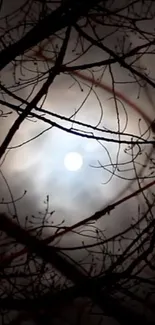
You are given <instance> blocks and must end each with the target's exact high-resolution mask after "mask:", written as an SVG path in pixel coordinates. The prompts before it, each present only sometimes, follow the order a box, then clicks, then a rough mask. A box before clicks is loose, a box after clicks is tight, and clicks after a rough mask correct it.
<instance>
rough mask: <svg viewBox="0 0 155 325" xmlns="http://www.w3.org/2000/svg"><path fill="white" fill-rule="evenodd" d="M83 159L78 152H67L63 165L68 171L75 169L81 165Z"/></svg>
mask: <svg viewBox="0 0 155 325" xmlns="http://www.w3.org/2000/svg"><path fill="white" fill-rule="evenodd" d="M82 164H83V159H82V156H81V155H80V154H79V153H78V152H69V153H68V154H67V155H66V156H65V159H64V165H65V167H66V168H67V169H68V170H70V171H76V170H78V169H80V168H81V167H82Z"/></svg>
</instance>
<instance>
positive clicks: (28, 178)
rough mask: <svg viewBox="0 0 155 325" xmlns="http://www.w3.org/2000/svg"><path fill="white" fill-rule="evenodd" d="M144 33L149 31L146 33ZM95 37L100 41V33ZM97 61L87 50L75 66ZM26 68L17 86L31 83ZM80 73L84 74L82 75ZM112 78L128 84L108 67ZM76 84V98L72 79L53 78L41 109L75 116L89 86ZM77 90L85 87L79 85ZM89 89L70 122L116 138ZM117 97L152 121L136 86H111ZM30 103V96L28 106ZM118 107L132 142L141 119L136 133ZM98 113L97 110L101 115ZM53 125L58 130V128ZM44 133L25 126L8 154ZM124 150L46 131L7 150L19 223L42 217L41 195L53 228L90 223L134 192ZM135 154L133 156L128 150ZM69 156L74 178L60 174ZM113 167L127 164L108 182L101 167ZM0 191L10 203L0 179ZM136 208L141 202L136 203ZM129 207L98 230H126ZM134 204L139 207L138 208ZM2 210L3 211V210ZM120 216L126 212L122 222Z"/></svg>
mask: <svg viewBox="0 0 155 325" xmlns="http://www.w3.org/2000/svg"><path fill="white" fill-rule="evenodd" d="M20 3H21V2H20ZM13 4H14V5H15V4H16V5H17V6H18V4H17V2H11V6H14V5H13ZM11 6H10V2H9V6H8V4H7V1H5V2H4V8H3V10H4V11H3V14H4V13H6V12H7V11H8V10H13V8H11ZM148 28H151V27H150V26H148ZM101 33H103V31H102V30H101ZM104 33H105V34H107V33H108V29H106V28H105V30H104ZM116 37H119V38H121V32H119V33H117V34H116V33H115V35H114V36H111V37H109V38H107V39H106V44H107V45H108V46H114V42H116V39H117V38H116ZM130 41H131V40H130V39H127V40H126V42H127V44H128V43H129V42H130ZM132 42H133V44H135V45H137V44H138V42H139V41H138V40H137V39H136V38H135V37H134V38H133V39H132ZM74 43H75V32H72V34H71V40H70V45H69V49H68V52H67V55H66V57H65V61H66V62H67V61H69V60H70V59H73V58H74V53H72V48H73V46H74ZM126 46H127V45H126ZM105 58H106V56H105ZM100 59H104V53H103V52H102V51H99V50H98V49H96V48H95V47H93V48H92V49H90V50H89V51H87V53H86V55H84V56H83V57H82V58H81V59H79V63H83V62H89V61H90V62H91V61H93V60H95V61H98V60H100ZM142 61H143V62H142V64H143V65H147V66H148V69H153V66H152V65H150V64H151V63H150V62H151V60H150V59H149V62H148V59H147V57H145V58H144V59H143V60H142ZM77 63H78V62H76V64H77ZM30 68H31V66H30V64H29V65H28V63H25V64H23V74H22V76H21V75H20V76H19V77H21V78H22V79H23V80H24V78H25V80H26V79H27V78H28V77H31V76H32V74H31V73H30V72H29V71H28V70H27V69H30ZM33 69H34V67H33ZM96 71H97V69H96ZM19 73H20V72H19V69H18V68H17V75H19ZM82 73H83V74H84V73H86V72H82ZM113 73H114V76H115V80H116V81H117V82H118V81H121V82H122V81H127V80H130V76H129V74H128V72H126V71H125V70H123V68H120V67H119V66H118V65H116V66H114V67H113ZM87 74H88V75H91V73H89V72H87ZM100 75H101V73H100V72H99V71H98V72H96V73H95V74H94V76H95V78H96V79H97V78H98V77H99V76H100ZM1 79H2V81H3V82H5V85H6V86H10V85H11V86H12V85H13V83H14V80H13V72H12V68H11V67H6V69H5V70H4V71H3V74H1ZM79 81H80V82H81V86H82V87H83V91H81V89H80V87H79V86H78V84H74V80H73V78H72V77H71V76H68V75H65V76H63V75H62V74H61V75H59V76H57V77H56V79H55V81H54V83H53V84H52V86H51V87H50V90H49V93H48V96H47V99H46V101H45V103H44V108H46V109H48V110H50V111H52V112H55V113H57V114H61V115H64V116H67V117H69V116H71V115H72V114H74V113H75V110H77V109H78V108H79V106H80V105H81V103H82V102H83V100H84V99H85V97H86V95H87V94H88V92H89V89H90V86H91V85H90V83H89V82H86V81H82V80H79ZM82 82H84V83H85V84H82ZM102 82H103V83H106V84H108V85H111V77H110V75H109V72H108V69H107V70H106V71H105V74H104V76H103V78H102ZM38 89H39V87H36V89H35V92H36V91H37V90H38ZM93 89H94V92H93V91H92V92H91V94H90V95H89V97H88V99H87V100H86V101H85V103H84V104H83V106H82V108H81V109H80V111H79V112H78V113H77V114H76V120H80V121H82V122H85V123H88V124H92V125H94V126H95V125H97V124H98V123H100V124H99V126H100V127H101V128H103V127H104V128H107V129H108V130H113V131H117V130H118V123H117V114H116V109H115V106H114V100H113V99H112V95H111V94H109V93H107V92H106V91H105V90H103V89H101V88H100V87H99V86H98V87H95V86H94V87H93ZM30 90H31V87H29V88H25V89H23V90H20V91H18V95H19V96H21V97H23V98H27V96H28V95H29V92H30ZM116 90H119V91H121V92H122V93H123V94H124V95H125V96H126V97H127V98H129V99H130V100H132V101H133V102H135V103H137V105H138V106H139V107H140V109H141V111H142V112H145V113H146V112H147V116H148V118H150V119H151V120H152V119H153V118H154V108H153V107H152V106H151V105H150V103H149V102H148V99H147V97H146V94H145V93H144V92H143V90H141V94H140V98H139V99H137V96H138V86H136V85H135V84H122V83H121V84H116ZM33 96H34V93H33ZM33 96H31V98H32V97H33ZM98 98H99V100H100V102H99V100H98ZM123 104H124V105H125V110H126V113H125V111H124V109H123V106H122V104H121V103H120V102H118V108H119V119H120V130H123V129H124V127H125V124H126V121H127V120H126V116H128V121H127V123H128V124H127V127H126V132H128V133H134V134H135V135H139V124H138V120H139V119H140V118H141V119H142V121H141V123H140V127H141V133H142V132H143V131H146V130H147V124H146V122H145V121H144V119H143V118H142V117H141V116H140V114H138V113H136V112H135V111H134V110H133V108H132V107H129V106H128V105H127V104H125V103H123ZM100 105H102V109H101V107H100ZM102 113H103V116H102ZM15 117H16V115H15V114H12V115H10V116H9V117H7V118H5V119H4V118H3V119H2V118H1V120H0V123H1V126H0V136H1V141H2V140H3V139H4V137H5V135H6V134H7V132H8V130H9V128H10V126H11V125H12V123H13V121H14V119H15ZM55 121H57V122H58V120H55ZM59 123H60V124H61V125H64V126H71V125H69V124H65V123H63V122H62V121H60V120H59ZM47 127H49V125H45V124H44V123H43V122H39V121H37V122H36V121H35V122H32V121H29V120H27V121H25V122H24V123H23V124H22V126H21V127H20V129H19V130H18V132H17V134H16V135H15V137H14V138H13V141H12V143H11V146H12V147H16V146H17V145H19V144H21V143H22V142H23V141H26V140H28V139H31V138H32V137H35V136H36V135H37V134H38V133H39V132H41V131H43V130H45V129H46V128H47ZM74 127H75V128H76V127H77V126H76V125H74ZM147 135H148V133H146V134H145V137H146V138H147ZM113 138H114V139H118V137H117V136H113ZM124 139H125V138H124ZM129 140H130V139H129ZM125 148H127V145H121V146H120V148H119V146H118V144H116V143H112V142H102V143H98V142H97V141H95V140H88V139H86V138H81V137H77V136H73V135H70V134H67V133H65V132H63V131H61V130H58V129H56V128H53V129H51V130H49V131H47V132H45V133H44V134H43V135H41V136H40V137H39V138H37V139H35V140H33V141H31V142H29V143H27V144H25V145H24V146H21V147H19V148H12V149H10V150H9V152H8V154H7V156H6V158H5V161H4V162H3V164H2V172H3V173H4V175H5V177H6V179H7V181H8V183H9V185H10V188H11V190H12V192H13V195H14V198H15V199H16V198H18V197H20V196H21V195H22V194H23V192H24V190H26V191H27V194H26V195H25V196H24V198H23V199H22V200H21V201H19V202H18V203H17V209H18V213H19V215H20V218H21V220H22V219H23V218H24V217H25V215H26V214H32V213H33V214H34V213H38V212H39V211H43V209H44V208H45V205H44V202H43V201H44V199H45V198H46V196H47V195H49V197H50V205H51V209H52V210H56V213H55V215H54V218H55V220H57V221H59V220H62V219H64V218H65V220H66V223H67V224H73V223H74V222H77V221H78V220H80V219H82V218H83V217H86V216H89V215H91V214H92V213H94V212H95V211H96V210H99V209H101V208H103V207H105V206H106V205H107V204H109V203H111V202H113V201H115V200H117V199H118V198H119V197H120V196H122V195H126V194H127V193H131V191H133V189H134V188H135V189H137V183H136V182H133V181H132V179H133V177H134V176H135V173H134V172H133V171H132V170H130V169H131V167H133V166H132V165H131V164H130V159H131V158H130V156H129V155H128V153H125V152H124V150H125ZM118 149H119V156H118ZM150 149H151V148H150V146H148V147H147V149H146V151H147V152H150ZM135 150H137V149H136V148H135ZM69 152H78V153H79V154H81V156H82V159H83V165H82V167H81V169H79V170H78V171H75V172H73V171H68V170H67V169H66V167H65V166H64V159H65V156H66V154H67V153H69ZM144 158H145V154H144V155H143V154H142V155H141V157H140V158H137V162H139V161H141V163H143V161H144ZM110 159H111V160H110ZM117 159H118V161H119V162H121V163H124V162H128V163H127V164H126V165H125V167H124V166H121V167H120V171H117V170H116V172H115V173H116V174H117V176H113V177H112V178H111V172H112V171H113V168H112V167H111V166H108V165H109V164H110V165H111V162H112V163H113V164H114V165H115V164H116V161H117ZM139 159H140V160H139ZM100 164H101V165H104V166H105V165H106V166H107V170H105V169H103V168H94V167H99V166H100ZM124 168H125V171H124ZM127 170H128V171H127ZM139 170H140V166H139V165H137V172H139ZM122 177H123V178H124V177H125V179H121V178H122ZM108 181H109V182H108ZM0 186H1V197H4V198H5V199H6V200H7V199H8V200H9V199H10V197H9V193H8V189H7V187H6V184H5V182H4V179H3V177H1V178H0ZM138 200H140V197H139V198H138ZM135 201H136V199H133V200H132V204H131V201H129V202H127V203H126V206H123V207H119V208H118V209H116V210H114V211H113V212H112V214H111V215H110V216H106V217H105V218H104V220H103V221H102V222H101V221H100V223H99V225H100V226H101V224H102V227H103V228H107V226H108V227H110V228H109V229H110V231H111V232H113V231H116V230H118V229H119V228H122V227H126V226H127V225H129V224H130V220H131V219H130V218H131V216H132V215H133V213H135V212H136V211H137V203H135V204H134V202H135ZM140 202H141V201H140ZM140 204H142V206H143V202H141V203H140ZM11 208H12V207H11ZM1 209H2V210H3V209H4V206H3V205H2V206H1ZM124 209H125V210H126V213H125V214H124ZM116 217H117V218H116ZM116 220H117V221H116Z"/></svg>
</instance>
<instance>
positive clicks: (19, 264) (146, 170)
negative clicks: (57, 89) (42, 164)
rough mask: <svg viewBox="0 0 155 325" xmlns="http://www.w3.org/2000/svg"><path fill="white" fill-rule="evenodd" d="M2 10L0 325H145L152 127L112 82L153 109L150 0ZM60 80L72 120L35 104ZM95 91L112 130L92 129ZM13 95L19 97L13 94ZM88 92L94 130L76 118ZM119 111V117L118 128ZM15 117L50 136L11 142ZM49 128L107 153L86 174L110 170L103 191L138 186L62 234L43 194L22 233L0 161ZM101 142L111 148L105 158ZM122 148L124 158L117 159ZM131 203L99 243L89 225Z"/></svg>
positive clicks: (150, 273)
mask: <svg viewBox="0 0 155 325" xmlns="http://www.w3.org/2000/svg"><path fill="white" fill-rule="evenodd" d="M4 7H5V3H4V2H3V1H1V2H0V9H1V12H2V16H1V18H0V25H1V31H0V33H1V35H0V70H1V82H0V90H1V98H0V104H1V108H0V122H1V123H2V124H3V121H4V120H6V121H7V119H8V120H9V117H10V116H11V117H12V116H13V118H12V119H13V123H12V124H11V126H10V124H9V122H8V129H7V130H5V131H6V132H5V135H4V137H3V139H2V140H1V146H0V159H1V160H0V163H1V170H0V173H1V178H2V179H3V182H4V183H5V185H6V188H7V190H8V193H9V195H10V200H8V199H6V198H5V197H2V198H1V202H0V204H1V206H2V209H1V211H2V210H3V208H4V207H5V208H6V209H7V213H3V212H2V213H1V214H0V230H1V241H0V247H1V254H0V283H1V286H0V308H1V323H2V324H3V323H4V324H6V323H9V324H12V325H13V324H22V322H23V321H28V322H30V321H33V322H34V323H35V324H43V323H44V322H46V323H47V324H60V323H61V324H66V323H71V324H75V323H79V324H80V323H81V324H82V323H83V322H88V319H89V317H90V321H92V322H93V323H96V324H102V322H105V321H106V317H108V319H109V322H111V319H113V320H115V321H117V322H118V323H120V324H123V325H124V324H131V322H139V323H141V324H154V320H155V314H154V309H155V305H154V292H155V278H154V270H155V256H154V247H155V219H154V209H155V202H154V200H155V198H154V192H153V189H154V185H155V179H154V164H155V160H154V144H155V141H154V132H155V126H154V120H153V118H151V117H150V115H149V114H148V112H147V109H146V110H143V109H141V106H140V105H139V104H138V103H137V102H136V103H135V102H134V101H133V100H132V98H129V97H131V96H127V94H126V93H125V91H124V92H122V91H121V90H120V85H123V87H126V85H127V86H129V85H134V86H135V88H137V92H138V97H139V98H140V95H141V93H142V92H143V95H145V98H146V99H147V102H148V105H150V107H151V108H152V110H154V101H153V95H152V90H153V89H154V88H155V82H154V70H153V68H152V70H151V71H150V68H149V63H150V62H153V60H154V53H155V40H154V39H155V31H154V20H155V4H154V1H153V0H148V1H145V0H138V1H136V0H135V1H131V0H126V1H124V2H122V3H120V2H119V1H117V0H111V1H110V0H89V1H87V0H85V1H82V0H66V1H59V0H58V1H52V0H51V1H50V0H49V1H46V0H36V1H32V0H26V1H23V3H22V4H20V3H19V6H17V7H18V8H17V9H15V10H13V11H12V12H11V13H7V14H5V15H3V8H4ZM94 49H95V50H96V53H99V55H98V57H100V58H101V59H100V60H99V59H96V57H95V55H94V52H93V51H94ZM97 51H98V52H97ZM96 56H97V55H96ZM146 58H147V60H148V58H149V59H150V62H148V66H147V63H146ZM151 60H152V61H151ZM119 72H120V74H122V76H123V80H120V79H121V78H119V76H118V74H119ZM6 76H7V78H6ZM8 76H9V77H8ZM61 76H64V77H65V76H69V77H70V79H71V81H72V82H73V86H74V85H76V86H78V87H79V89H80V91H81V94H84V96H83V97H82V98H83V99H82V103H81V104H80V105H79V107H78V108H76V109H75V113H73V114H72V115H71V116H70V117H68V115H65V113H64V114H60V113H59V112H57V111H56V112H54V111H52V109H50V108H49V109H47V106H45V102H46V101H47V99H48V96H49V94H50V91H51V89H52V86H53V83H54V82H55V79H56V78H60V77H61ZM107 79H108V80H107ZM105 80H106V81H107V82H105ZM86 89H87V93H86ZM96 89H99V91H104V93H105V94H109V96H110V99H109V100H110V102H111V103H112V104H111V105H113V107H114V113H113V115H114V116H115V120H116V125H117V129H116V130H115V129H110V128H108V127H104V126H103V125H102V121H103V115H104V109H103V103H102V100H101V99H100V96H99V95H98V93H97V90H96ZM124 89H127V88H124ZM21 91H25V94H26V93H28V95H25V97H24V95H23V96H21V94H20V92H21ZM92 93H93V94H94V96H95V98H96V100H97V102H98V105H99V107H100V118H99V122H98V123H97V124H94V123H92V124H91V123H89V122H87V121H85V120H84V121H83V120H80V119H79V118H78V114H79V113H80V112H81V110H82V107H83V106H84V104H85V102H86V101H87V100H88V99H89V97H90V94H92ZM109 107H110V106H109ZM120 107H121V108H120ZM127 107H130V108H131V109H132V112H133V115H134V114H135V116H137V115H138V117H139V120H138V121H137V126H138V130H139V133H133V132H130V131H129V130H128V125H129V117H128V110H127ZM120 109H122V111H123V114H124V116H125V122H124V124H123V125H124V126H123V127H122V118H121V114H120ZM90 114H91V113H90ZM136 114H137V115H136ZM135 119H136V117H135ZM25 121H28V122H29V123H33V122H36V121H37V122H38V123H39V121H40V122H42V123H44V124H45V125H46V124H48V128H47V129H45V130H44V131H41V132H39V133H38V134H37V135H35V136H34V137H32V138H30V139H29V140H26V141H24V142H21V143H19V144H17V145H14V144H13V143H12V141H13V140H14V137H15V136H16V135H17V134H18V131H19V130H21V129H22V127H23V123H24V122H25ZM142 122H143V123H144V124H145V127H142V126H141V125H142ZM2 124H1V125H2ZM6 125H7V124H6ZM51 128H52V129H59V130H61V131H63V132H64V133H67V134H70V135H71V136H73V137H74V136H76V137H80V138H83V139H92V140H95V141H96V142H97V143H98V144H99V145H100V147H101V148H102V149H103V150H105V151H106V153H107V155H108V157H109V164H106V163H104V162H102V161H99V162H98V165H96V166H94V168H96V169H101V170H103V171H107V172H108V173H109V175H110V177H109V179H108V181H107V183H106V184H105V188H106V185H108V184H109V183H110V182H111V180H112V178H113V177H114V176H115V177H116V178H118V180H119V179H122V180H124V181H130V187H131V186H132V185H135V184H136V186H135V187H134V189H133V191H132V193H130V194H128V193H127V194H126V193H125V191H124V190H123V191H122V193H121V194H120V193H119V195H117V193H116V199H115V200H113V199H112V200H111V202H110V203H109V204H108V205H107V206H104V207H103V208H102V209H101V208H100V209H98V211H96V212H95V213H92V215H91V216H88V217H85V218H83V219H82V220H81V219H80V221H78V222H76V223H73V224H72V225H69V226H66V224H65V222H64V220H63V221H62V222H61V223H59V222H56V223H54V222H53V221H52V218H53V216H54V214H55V211H53V210H52V211H51V210H50V204H49V196H47V200H46V202H45V203H46V208H45V212H42V213H40V214H39V215H38V212H37V211H36V214H35V216H33V215H32V216H29V215H28V214H27V211H25V224H24V225H23V224H22V225H21V220H20V214H19V213H18V211H17V203H18V202H19V201H21V200H23V198H24V196H25V195H26V191H25V192H24V193H23V194H22V195H21V197H18V198H15V197H14V193H13V192H12V190H11V187H10V185H9V181H8V180H7V177H6V176H5V173H4V172H3V166H4V164H5V159H6V157H7V154H8V153H9V150H11V149H13V148H20V147H22V146H24V145H26V144H27V143H29V142H31V141H33V140H35V139H36V138H38V137H41V136H42V134H43V133H44V132H47V131H49V130H51ZM2 135H3V133H2ZM19 142H20V139H19ZM107 143H114V144H115V145H116V152H117V154H116V159H115V162H113V159H112V154H111V152H110V150H109V151H108V149H107V148H106V144H107ZM120 152H124V153H125V154H126V160H123V159H122V160H121V158H120ZM128 172H131V174H129V173H128ZM127 189H128V185H127ZM116 192H117V189H116ZM139 198H140V199H141V200H142V203H141V202H139V201H138V200H139ZM133 199H137V215H133V216H132V221H131V222H130V224H129V225H128V226H126V227H125V228H123V230H121V231H117V232H116V233H115V234H112V235H108V234H107V233H106V231H105V230H104V229H103V228H102V227H101V226H100V224H99V223H98V222H100V221H101V220H102V219H103V217H105V216H109V218H110V216H111V214H112V212H113V211H114V210H115V211H118V210H117V209H119V208H120V207H121V208H122V210H123V212H122V215H123V216H124V218H125V215H126V206H125V204H126V203H128V202H129V204H131V205H132V203H133ZM130 202H131V203H130ZM10 206H12V207H13V213H12V212H11V210H10ZM5 211H6V210H5ZM119 213H120V212H119V211H118V214H119ZM116 217H117V216H116ZM62 219H63V216H62ZM47 230H48V234H49V232H50V234H51V235H50V236H49V235H48V236H47ZM68 234H69V235H72V236H73V235H75V236H78V238H79V240H78V242H79V244H78V245H77V244H76V245H75V243H74V242H73V243H72V245H69V244H68V246H65V245H64V244H62V243H61V242H60V239H62V238H64V237H65V236H67V235H68ZM81 238H82V239H83V240H81ZM72 313H73V314H75V315H74V317H73V315H72ZM86 315H87V317H88V318H87V320H85V317H86ZM93 317H94V318H93Z"/></svg>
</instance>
